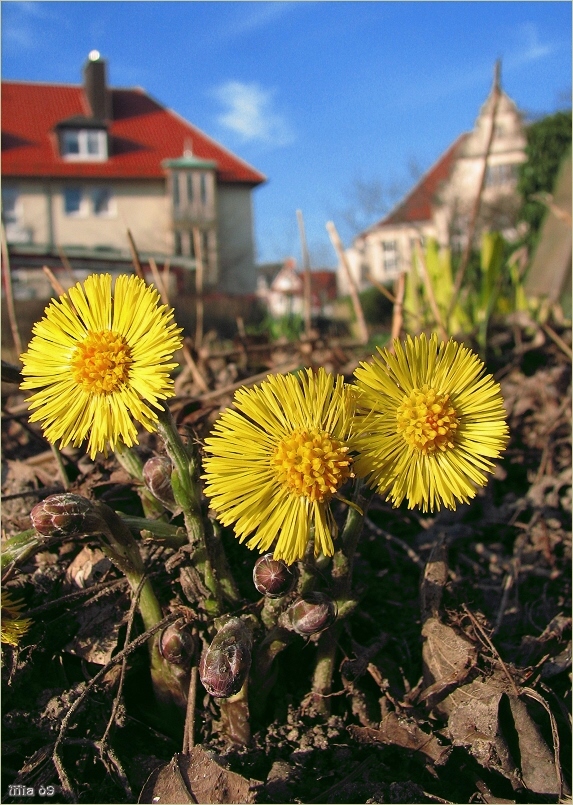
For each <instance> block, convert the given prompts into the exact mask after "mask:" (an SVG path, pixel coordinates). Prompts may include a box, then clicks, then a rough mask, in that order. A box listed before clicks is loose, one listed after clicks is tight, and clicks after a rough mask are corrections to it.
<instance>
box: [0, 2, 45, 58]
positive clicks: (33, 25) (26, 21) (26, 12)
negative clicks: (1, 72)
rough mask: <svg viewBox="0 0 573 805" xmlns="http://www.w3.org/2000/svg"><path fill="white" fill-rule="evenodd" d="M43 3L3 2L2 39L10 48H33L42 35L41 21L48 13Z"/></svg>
mask: <svg viewBox="0 0 573 805" xmlns="http://www.w3.org/2000/svg"><path fill="white" fill-rule="evenodd" d="M43 6H44V4H43V3H35V2H24V3H18V2H12V3H3V4H2V17H3V19H2V41H3V44H4V46H6V47H7V48H8V49H10V48H11V47H13V48H14V49H22V50H31V49H32V48H34V47H35V46H36V45H37V43H38V39H39V37H40V36H41V30H40V29H41V23H40V24H39V23H38V20H42V19H44V18H45V17H46V16H47V15H46V12H45V9H44V8H43Z"/></svg>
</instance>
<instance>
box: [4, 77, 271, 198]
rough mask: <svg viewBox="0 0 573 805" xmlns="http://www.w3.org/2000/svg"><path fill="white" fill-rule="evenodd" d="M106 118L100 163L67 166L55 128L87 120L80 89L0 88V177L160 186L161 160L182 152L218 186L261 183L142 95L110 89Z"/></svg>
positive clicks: (7, 83)
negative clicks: (208, 167)
mask: <svg viewBox="0 0 573 805" xmlns="http://www.w3.org/2000/svg"><path fill="white" fill-rule="evenodd" d="M109 92H110V93H111V101H112V110H113V113H112V114H113V119H112V121H111V124H110V126H109V129H108V131H109V135H110V156H109V159H108V160H107V161H106V162H68V161H65V160H63V159H62V158H61V157H60V155H59V150H58V143H57V138H56V134H55V132H54V127H55V126H56V124H57V123H59V122H61V121H63V120H65V119H66V118H70V117H73V116H75V115H83V116H90V114H91V112H90V108H89V105H88V103H87V100H86V97H85V95H84V91H83V88H82V87H81V86H72V85H65V84H40V83H29V82H19V81H3V82H2V174H3V175H4V176H18V177H24V176H29V177H34V176H38V177H40V176H41V177H46V176H61V177H82V178H88V177H94V178H110V179H111V178H115V179H136V178H137V179H162V178H164V176H165V170H164V169H163V168H162V167H161V162H162V161H163V160H164V159H169V158H171V159H172V158H174V157H179V156H181V154H182V153H183V151H184V149H185V148H186V147H188V146H189V141H190V142H191V146H192V149H193V153H194V154H195V155H196V156H197V157H200V158H202V159H210V160H215V161H216V162H217V177H218V180H219V181H221V182H244V183H247V184H252V185H256V184H260V183H261V182H264V181H265V177H264V176H263V174H262V173H259V172H258V171H257V170H255V169H254V168H252V167H251V166H250V165H248V164H247V163H246V162H243V160H241V159H239V157H236V156H235V155H234V154H232V153H231V152H230V151H227V150H226V149H225V148H223V147H222V146H220V145H218V144H217V143H216V142H215V141H214V140H212V139H211V138H210V137H208V136H207V135H206V134H204V133H203V132H202V131H200V130H199V129H197V128H195V126H192V125H191V124H190V123H187V121H186V120H184V119H183V118H182V117H180V116H179V115H178V114H177V113H175V112H173V111H171V110H170V109H166V108H165V107H164V106H161V104H159V103H158V102H157V101H155V100H154V99H153V98H151V97H150V96H149V95H147V94H146V92H145V91H144V90H142V89H139V88H135V89H110V90H109Z"/></svg>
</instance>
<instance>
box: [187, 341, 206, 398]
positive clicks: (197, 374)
mask: <svg viewBox="0 0 573 805" xmlns="http://www.w3.org/2000/svg"><path fill="white" fill-rule="evenodd" d="M181 351H182V352H183V357H184V358H185V363H186V364H187V366H188V367H189V369H190V370H191V374H192V376H193V380H194V381H195V383H197V385H198V386H199V388H200V389H201V391H202V392H203V393H206V392H208V391H209V386H208V385H207V381H206V380H205V378H204V377H203V375H202V373H201V371H200V370H199V367H198V366H197V364H196V363H195V361H194V360H193V355H192V354H191V350H190V349H189V344H188V343H187V340H184V341H183V346H182V347H181Z"/></svg>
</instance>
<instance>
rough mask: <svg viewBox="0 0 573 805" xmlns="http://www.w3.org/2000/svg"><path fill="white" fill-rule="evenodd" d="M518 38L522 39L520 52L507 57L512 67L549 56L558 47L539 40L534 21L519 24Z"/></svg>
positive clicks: (509, 65) (507, 63)
mask: <svg viewBox="0 0 573 805" xmlns="http://www.w3.org/2000/svg"><path fill="white" fill-rule="evenodd" d="M518 38H519V40H520V48H519V50H518V52H517V53H514V54H512V55H511V56H509V57H508V58H507V62H506V66H507V67H509V68H510V69H512V68H514V67H521V65H523V64H528V63H529V62H532V61H537V60H538V59H542V58H544V57H545V56H549V55H550V54H551V53H553V52H554V50H555V49H556V48H555V46H554V45H549V44H542V43H541V42H540V41H539V32H538V30H537V26H536V25H535V24H534V23H532V22H524V23H522V25H520V26H519V29H518Z"/></svg>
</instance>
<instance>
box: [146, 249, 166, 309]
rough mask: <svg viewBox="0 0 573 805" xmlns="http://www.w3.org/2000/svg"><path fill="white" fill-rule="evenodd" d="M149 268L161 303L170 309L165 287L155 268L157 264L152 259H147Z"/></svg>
mask: <svg viewBox="0 0 573 805" xmlns="http://www.w3.org/2000/svg"><path fill="white" fill-rule="evenodd" d="M149 268H150V269H151V274H152V275H153V282H154V283H155V286H156V287H157V290H158V291H159V296H160V297H161V301H162V302H163V304H164V305H167V307H170V305H169V295H168V293H167V287H166V286H165V284H164V282H163V278H162V276H161V274H160V273H159V269H158V268H157V263H156V262H155V260H154V259H153V257H150V258H149Z"/></svg>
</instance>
